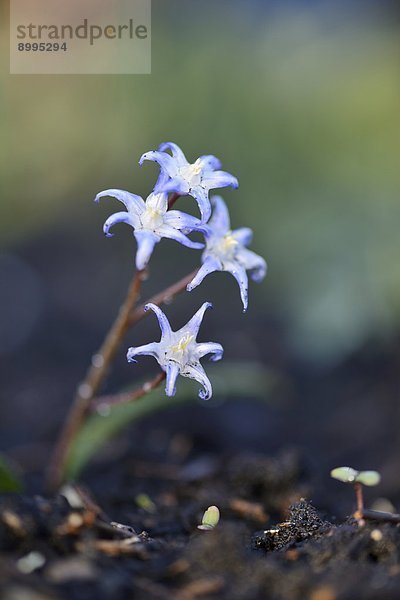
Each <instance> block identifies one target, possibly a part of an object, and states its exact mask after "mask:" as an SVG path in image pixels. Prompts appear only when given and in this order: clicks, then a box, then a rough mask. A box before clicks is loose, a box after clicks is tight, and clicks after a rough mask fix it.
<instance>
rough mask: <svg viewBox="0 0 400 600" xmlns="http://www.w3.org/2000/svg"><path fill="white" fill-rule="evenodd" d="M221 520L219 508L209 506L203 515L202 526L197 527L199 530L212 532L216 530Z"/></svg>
mask: <svg viewBox="0 0 400 600" xmlns="http://www.w3.org/2000/svg"><path fill="white" fill-rule="evenodd" d="M219 518H220V513H219V508H218V507H217V506H209V507H208V508H207V510H206V512H205V513H204V515H203V518H202V520H201V525H197V529H201V530H203V531H210V530H212V529H215V527H216V526H217V525H218V522H219Z"/></svg>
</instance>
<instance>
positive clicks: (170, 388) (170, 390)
mask: <svg viewBox="0 0 400 600" xmlns="http://www.w3.org/2000/svg"><path fill="white" fill-rule="evenodd" d="M179 371H180V368H179V365H178V363H175V362H169V363H168V364H167V366H166V369H165V372H166V374H167V382H166V385H165V393H166V394H167V396H175V394H176V385H175V384H176V378H177V377H178V375H179Z"/></svg>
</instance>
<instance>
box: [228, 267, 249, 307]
mask: <svg viewBox="0 0 400 600" xmlns="http://www.w3.org/2000/svg"><path fill="white" fill-rule="evenodd" d="M224 271H228V272H229V273H232V275H233V276H234V278H235V279H236V281H237V282H238V284H239V289H240V297H241V299H242V302H243V312H246V310H247V306H248V288H249V280H248V278H247V273H246V269H245V268H244V267H243V266H242V265H241V264H240V263H238V262H237V261H229V262H226V263H225V264H224Z"/></svg>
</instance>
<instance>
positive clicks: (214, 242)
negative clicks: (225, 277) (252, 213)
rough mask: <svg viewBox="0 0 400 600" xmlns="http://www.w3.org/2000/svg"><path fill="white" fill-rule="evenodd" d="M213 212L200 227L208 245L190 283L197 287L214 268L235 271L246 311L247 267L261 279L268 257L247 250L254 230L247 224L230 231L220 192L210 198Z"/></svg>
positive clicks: (252, 276) (263, 275) (189, 287)
mask: <svg viewBox="0 0 400 600" xmlns="http://www.w3.org/2000/svg"><path fill="white" fill-rule="evenodd" d="M211 204H212V205H213V208H214V210H213V214H212V217H211V219H210V221H209V223H208V224H207V225H202V226H201V227H199V230H201V231H202V232H203V233H204V235H205V240H206V248H205V250H204V252H203V255H202V263H203V264H202V266H201V267H200V269H199V271H198V272H197V274H196V276H195V277H194V278H193V279H192V281H191V282H190V283H189V284H188V286H187V290H188V291H189V292H190V291H191V290H193V288H195V287H197V286H198V285H199V284H200V283H201V282H202V281H203V279H204V277H206V275H208V274H209V273H212V272H213V271H228V272H229V273H232V275H233V276H234V277H235V279H236V281H237V282H238V284H239V288H240V296H241V298H242V302H243V312H245V311H246V310H247V305H248V278H247V273H246V271H251V278H252V279H253V280H254V281H257V282H258V281H261V280H262V279H263V278H264V277H265V274H266V272H267V264H266V262H265V260H264V259H263V258H262V257H261V256H258V254H256V253H255V252H252V251H251V250H248V249H247V248H246V246H248V244H250V242H251V239H252V237H253V232H252V230H251V229H249V228H248V227H241V228H240V229H235V230H234V231H231V228H230V218H229V212H228V209H227V207H226V204H225V202H224V201H223V199H222V198H221V197H220V196H213V197H212V198H211Z"/></svg>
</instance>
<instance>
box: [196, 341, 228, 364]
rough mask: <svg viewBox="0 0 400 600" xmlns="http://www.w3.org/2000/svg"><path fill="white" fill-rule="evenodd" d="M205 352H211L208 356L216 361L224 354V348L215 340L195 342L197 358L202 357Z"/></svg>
mask: <svg viewBox="0 0 400 600" xmlns="http://www.w3.org/2000/svg"><path fill="white" fill-rule="evenodd" d="M206 354H212V356H210V360H212V361H213V362H216V361H217V360H221V358H222V357H223V355H224V349H223V347H222V346H221V344H217V343H216V342H203V343H201V344H197V347H196V355H197V356H198V358H199V359H200V358H202V357H203V356H206Z"/></svg>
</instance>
